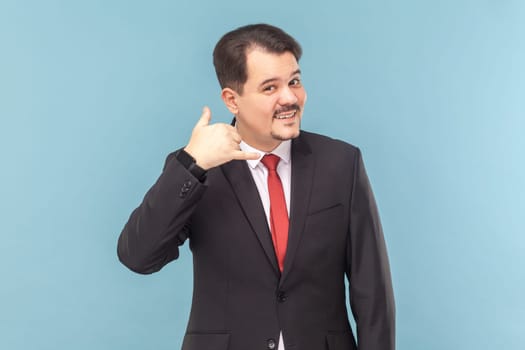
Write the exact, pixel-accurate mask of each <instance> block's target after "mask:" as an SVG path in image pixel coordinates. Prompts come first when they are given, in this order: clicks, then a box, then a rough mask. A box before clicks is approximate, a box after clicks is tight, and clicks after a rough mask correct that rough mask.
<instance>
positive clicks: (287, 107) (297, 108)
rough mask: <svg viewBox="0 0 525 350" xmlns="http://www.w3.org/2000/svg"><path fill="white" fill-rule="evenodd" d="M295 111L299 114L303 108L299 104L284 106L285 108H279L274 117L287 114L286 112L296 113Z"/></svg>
mask: <svg viewBox="0 0 525 350" xmlns="http://www.w3.org/2000/svg"><path fill="white" fill-rule="evenodd" d="M294 110H296V111H297V112H300V111H301V107H300V106H299V105H298V104H296V103H294V104H291V105H286V106H283V107H281V108H279V109H278V110H276V111H275V113H274V115H277V114H281V113H286V112H289V111H294Z"/></svg>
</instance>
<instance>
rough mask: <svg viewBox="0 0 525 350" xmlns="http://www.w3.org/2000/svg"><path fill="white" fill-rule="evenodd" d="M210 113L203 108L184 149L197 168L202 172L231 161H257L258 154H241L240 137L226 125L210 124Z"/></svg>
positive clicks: (231, 127)
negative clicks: (201, 169) (193, 159)
mask: <svg viewBox="0 0 525 350" xmlns="http://www.w3.org/2000/svg"><path fill="white" fill-rule="evenodd" d="M210 120H211V111H210V109H209V108H208V107H204V109H203V110H202V115H201V117H200V119H199V121H198V122H197V124H195V127H194V128H193V131H192V133H191V138H190V141H189V143H188V145H187V146H186V147H185V148H184V150H185V151H186V152H188V153H189V154H190V155H191V156H192V157H193V158H195V161H196V163H197V165H198V166H200V167H201V168H203V169H204V170H208V169H210V168H214V167H216V166H219V165H221V164H224V163H227V162H229V161H230V160H233V159H239V160H248V159H254V160H255V159H259V154H257V153H253V152H243V151H241V150H240V148H239V144H240V143H241V136H240V135H239V133H237V130H236V129H235V128H234V127H233V126H231V125H228V124H224V123H216V124H211V125H210Z"/></svg>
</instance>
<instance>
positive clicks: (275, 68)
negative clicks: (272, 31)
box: [235, 48, 306, 152]
mask: <svg viewBox="0 0 525 350" xmlns="http://www.w3.org/2000/svg"><path fill="white" fill-rule="evenodd" d="M246 70H247V73H248V74H247V75H248V79H247V80H246V83H245V84H244V87H243V92H242V94H241V95H238V94H235V95H236V103H237V113H235V114H236V119H237V124H236V125H237V130H238V132H239V134H240V135H241V137H242V139H243V141H244V142H246V143H247V144H249V145H250V146H252V147H255V148H257V149H259V150H261V151H266V152H269V151H272V150H273V149H274V148H275V147H277V146H278V145H279V144H280V143H281V141H284V140H289V139H293V138H295V137H297V136H299V129H300V124H301V117H302V113H303V107H304V104H305V102H306V92H305V90H304V87H303V85H302V83H301V72H300V70H299V64H298V63H297V60H296V59H295V57H294V55H293V54H292V53H291V52H285V53H282V54H274V53H269V52H267V51H264V50H262V49H258V48H256V49H253V50H251V51H249V52H248V54H247V56H246Z"/></svg>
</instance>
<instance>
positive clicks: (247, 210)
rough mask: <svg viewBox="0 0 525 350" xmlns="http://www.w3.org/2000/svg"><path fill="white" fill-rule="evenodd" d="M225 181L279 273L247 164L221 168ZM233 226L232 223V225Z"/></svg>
mask: <svg viewBox="0 0 525 350" xmlns="http://www.w3.org/2000/svg"><path fill="white" fill-rule="evenodd" d="M221 168H222V171H223V173H224V175H225V176H226V179H227V180H228V182H229V183H230V185H231V186H232V189H233V191H234V193H235V196H236V197H237V200H238V201H239V203H240V206H241V208H242V210H243V212H244V215H245V216H246V217H247V218H248V221H249V222H250V225H251V227H252V229H253V231H254V232H255V234H256V235H257V238H258V239H259V242H260V243H261V246H262V248H263V250H264V252H265V253H266V256H267V257H268V260H269V262H270V264H271V265H272V266H273V268H274V270H275V272H276V273H279V267H278V265H277V258H276V257H275V251H274V249H273V242H272V237H271V234H270V229H269V228H268V223H267V220H266V215H265V213H264V208H263V206H262V203H261V198H260V196H259V192H258V191H257V186H256V185H255V182H254V181H253V177H252V174H251V173H250V169H248V164H246V162H245V161H239V160H233V161H231V162H228V163H226V164H223V165H222V166H221ZM233 224H234V223H233Z"/></svg>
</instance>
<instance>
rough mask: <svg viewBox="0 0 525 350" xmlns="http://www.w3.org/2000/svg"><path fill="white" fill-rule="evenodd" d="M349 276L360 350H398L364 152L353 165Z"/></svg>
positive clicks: (384, 254) (383, 249) (391, 296)
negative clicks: (363, 156) (363, 158)
mask: <svg viewBox="0 0 525 350" xmlns="http://www.w3.org/2000/svg"><path fill="white" fill-rule="evenodd" d="M352 186H353V189H352V197H351V203H350V211H351V212H350V232H349V234H350V236H349V237H350V239H349V244H348V250H347V252H348V253H347V254H348V259H347V261H348V266H347V273H348V276H349V285H350V293H349V295H350V306H351V308H352V313H353V315H354V319H355V320H356V325H357V343H358V349H359V350H394V349H395V305H394V293H393V289H392V281H391V277H390V267H389V263H388V256H387V251H386V246H385V240H384V237H383V230H382V227H381V222H380V219H379V213H378V210H377V206H376V202H375V199H374V195H373V193H372V189H371V186H370V182H369V180H368V176H367V175H366V171H365V167H364V164H363V160H362V157H361V152H360V151H359V150H358V151H357V157H356V160H355V164H354V183H353V185H352Z"/></svg>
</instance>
